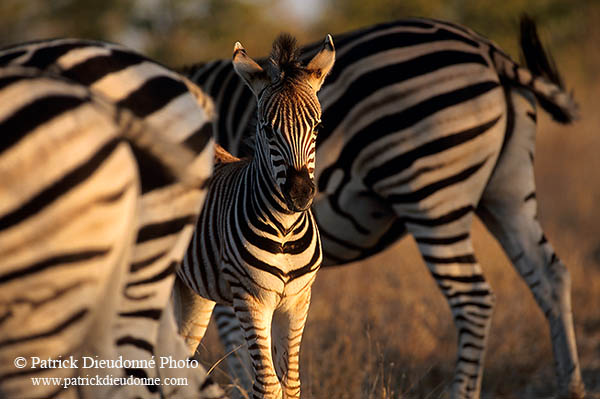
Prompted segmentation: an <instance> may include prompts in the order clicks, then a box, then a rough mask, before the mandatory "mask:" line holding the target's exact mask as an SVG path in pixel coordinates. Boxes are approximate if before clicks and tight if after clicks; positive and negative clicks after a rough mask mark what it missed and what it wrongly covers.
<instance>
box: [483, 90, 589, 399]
mask: <svg viewBox="0 0 600 399" xmlns="http://www.w3.org/2000/svg"><path fill="white" fill-rule="evenodd" d="M509 95H510V101H512V103H513V104H515V105H516V106H515V107H514V109H515V110H517V111H518V112H516V113H515V115H514V123H515V129H514V130H515V134H513V135H512V137H511V138H510V141H509V142H508V143H507V145H506V147H505V150H504V153H503V154H502V155H501V157H500V158H499V161H498V165H497V167H496V170H495V172H494V174H493V176H492V178H491V180H490V182H489V184H488V185H487V187H486V189H485V191H484V193H483V197H482V200H481V203H480V204H479V207H478V208H477V214H478V215H479V217H480V218H481V219H482V220H483V222H484V223H485V225H486V226H487V228H488V229H489V230H490V232H491V233H492V234H493V235H494V236H495V237H496V238H497V239H498V241H499V242H500V244H501V245H502V247H503V248H504V251H505V252H506V254H507V256H508V257H509V259H510V260H511V261H512V263H513V264H514V266H515V267H516V269H517V270H518V272H519V273H520V274H521V277H523V279H524V280H525V282H526V283H527V285H528V286H529V289H530V290H531V292H532V294H533V296H534V297H535V300H536V301H537V303H538V305H539V307H540V308H541V310H542V311H543V312H544V315H545V316H546V319H547V320H548V323H549V326H550V335H551V337H552V346H553V350H554V357H555V359H556V374H557V377H558V383H559V395H560V397H561V398H562V397H576V398H581V397H583V396H584V392H585V390H584V387H583V383H582V380H581V371H580V368H579V362H578V357H577V348H576V345H575V333H574V327H573V318H572V310H571V301H570V297H571V287H570V284H571V281H570V275H569V272H568V270H567V268H566V267H565V265H564V264H563V263H562V262H561V261H560V259H559V258H558V257H557V256H556V254H555V252H554V250H553V248H552V246H551V245H550V243H549V242H548V240H547V239H546V236H545V235H544V232H543V230H542V227H541V226H540V223H539V221H538V220H537V200H536V196H535V179H534V169H533V157H534V148H535V126H536V113H535V103H534V99H533V98H532V97H531V95H530V94H529V93H527V92H523V91H520V90H511V92H510V93H509Z"/></svg>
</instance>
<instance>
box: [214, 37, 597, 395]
mask: <svg viewBox="0 0 600 399" xmlns="http://www.w3.org/2000/svg"><path fill="white" fill-rule="evenodd" d="M594 37H597V38H600V35H598V34H597V35H595V36H594ZM596 43H597V41H593V40H590V43H589V44H587V45H584V46H583V50H584V51H583V54H587V56H586V57H585V60H584V65H583V66H582V65H581V64H577V62H578V61H581V60H583V59H584V57H566V60H565V62H563V61H562V60H563V59H562V58H561V57H557V59H558V60H559V61H560V64H561V67H562V68H561V69H562V70H563V71H564V72H565V75H566V76H565V78H566V81H567V82H569V83H570V85H571V86H574V87H575V89H576V90H575V91H576V93H578V96H577V97H578V100H579V101H580V103H581V105H582V115H583V117H582V120H581V121H579V122H578V123H576V124H575V125H572V126H567V127H565V126H560V125H556V124H554V123H552V122H551V121H550V120H549V119H548V118H547V117H546V116H541V118H540V123H539V129H538V144H537V156H536V160H535V166H536V173H537V179H538V180H537V183H538V196H537V197H538V200H539V202H540V205H539V206H540V209H539V215H540V219H541V221H542V223H543V225H544V227H545V230H546V235H547V236H548V237H549V239H550V241H551V242H552V243H553V244H554V247H555V249H556V251H557V253H558V254H559V256H561V258H562V259H563V261H564V262H565V264H566V265H567V266H568V267H569V270H570V271H571V274H572V280H573V307H574V318H575V325H576V335H577V343H578V349H579V354H580V359H581V364H582V369H583V375H584V380H585V382H586V386H587V389H588V391H591V392H596V394H598V395H599V397H600V223H598V222H599V220H598V212H597V209H596V207H597V206H598V204H600V184H599V183H600V156H599V153H600V131H599V130H600V129H599V128H600V113H599V112H598V99H597V98H596V94H597V93H600V80H597V79H596V78H595V76H591V75H592V73H590V71H592V72H593V71H594V70H598V66H600V60H599V59H598V58H600V56H598V55H597V44H596ZM561 55H562V54H561ZM593 57H596V58H595V59H594V58H593ZM540 114H541V112H540ZM474 237H475V238H474V239H475V248H476V253H477V255H478V257H479V260H480V262H481V263H482V265H483V268H484V270H485V274H486V276H487V278H488V280H489V282H490V284H491V285H492V287H493V289H494V292H495V293H496V297H497V306H496V309H495V313H494V319H493V325H492V330H491V336H490V340H489V350H488V354H487V359H486V367H485V376H484V381H483V397H486V398H497V397H502V398H546V397H551V396H552V394H553V392H556V391H555V388H556V386H555V378H554V371H553V359H552V351H551V347H550V337H549V333H548V329H547V326H546V323H545V319H544V317H543V315H542V314H541V312H540V310H539V309H538V308H537V306H536V305H535V302H534V301H533V298H532V296H531V294H530V293H529V290H528V288H527V287H526V286H525V284H524V283H523V281H522V280H521V279H520V277H519V276H518V275H517V273H516V272H515V270H514V268H513V267H512V266H511V265H510V264H509V263H508V261H507V259H506V257H505V256H504V254H503V252H502V251H501V250H500V248H499V246H498V245H497V243H496V242H495V241H494V240H493V239H492V238H491V237H490V235H489V234H488V233H487V232H486V231H485V228H483V227H482V225H481V224H479V223H477V224H476V225H475V227H474ZM313 292H314V294H313V302H312V306H311V311H310V316H309V320H308V325H307V328H306V333H305V338H304V342H303V346H302V365H301V370H302V380H303V391H304V397H306V398H317V399H322V398H323V399H327V398H336V399H344V398H348V399H357V398H365V399H376V398H377V399H388V398H405V397H407V398H408V397H410V398H412V397H419V398H438V397H444V396H445V395H446V393H445V392H444V389H445V388H446V387H447V385H448V384H449V382H450V380H451V378H452V369H453V365H454V357H455V350H456V335H455V331H454V327H453V324H452V321H451V317H450V312H449V309H448V307H447V305H446V302H445V300H444V299H443V297H442V295H441V293H440V292H439V290H438V288H437V287H436V285H435V284H434V282H433V279H432V278H431V277H430V276H429V275H428V273H427V270H426V268H425V266H424V264H423V262H422V260H421V259H420V257H419V255H418V252H417V250H416V246H415V245H414V242H413V241H412V239H405V240H403V241H402V242H401V243H399V244H398V245H397V246H395V247H394V248H393V249H390V250H389V251H387V252H385V253H384V254H381V255H379V256H377V257H374V258H372V259H369V260H368V261H366V262H363V264H362V265H352V266H349V267H345V268H338V269H332V270H325V271H322V272H321V273H320V275H319V277H318V279H317V282H316V283H315V286H314V290H313ZM217 341H218V340H217V338H216V333H215V331H214V327H213V329H212V330H211V331H210V332H209V334H208V337H207V339H206V340H205V342H204V343H203V344H204V345H203V346H204V347H205V348H211V350H207V349H206V350H205V352H204V353H203V359H205V361H206V362H207V363H208V364H212V363H214V362H215V361H216V360H217V359H218V358H219V357H220V356H221V355H222V354H221V352H219V350H218V349H217V348H219V347H220V346H219V344H218V342H217ZM220 367H222V366H220ZM219 373H221V374H222V373H223V372H222V371H221V372H219V371H217V375H219ZM218 378H224V377H223V376H222V375H221V376H220V377H218ZM222 381H226V380H225V379H223V380H222Z"/></svg>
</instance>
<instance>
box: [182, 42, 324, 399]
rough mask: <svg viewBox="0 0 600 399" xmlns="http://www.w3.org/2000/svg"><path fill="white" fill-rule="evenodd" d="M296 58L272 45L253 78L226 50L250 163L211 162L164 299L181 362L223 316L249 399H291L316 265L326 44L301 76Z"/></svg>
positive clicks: (242, 57)
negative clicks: (253, 111) (245, 102)
mask: <svg viewBox="0 0 600 399" xmlns="http://www.w3.org/2000/svg"><path fill="white" fill-rule="evenodd" d="M297 57H298V50H297V49H296V47H295V40H294V39H293V38H292V37H290V36H287V35H282V36H280V37H279V38H278V39H277V40H276V41H275V42H274V44H273V51H272V53H271V57H270V61H269V63H267V65H266V66H265V68H264V69H263V68H262V67H260V66H259V65H258V64H256V63H255V62H254V61H253V60H252V59H251V58H249V57H248V56H247V55H246V51H245V50H244V48H243V47H242V46H241V45H240V44H239V43H236V46H235V49H234V54H233V66H234V68H235V71H236V73H238V74H239V76H240V77H241V78H242V79H243V81H244V82H245V83H246V84H247V85H248V86H249V87H250V89H251V90H252V92H253V93H254V95H255V96H256V98H257V99H258V109H257V119H258V124H257V128H256V141H255V142H256V144H255V153H254V156H253V157H252V159H249V160H248V159H245V160H238V159H237V158H233V157H231V156H227V155H225V153H222V154H220V156H219V158H220V160H221V162H220V164H218V165H216V167H215V171H214V174H213V179H212V180H211V183H210V186H209V191H208V194H207V200H206V206H205V207H204V209H203V210H202V213H201V215H200V219H199V221H198V226H197V228H196V232H195V233H194V237H193V239H192V243H191V245H190V247H189V248H188V252H187V254H186V257H185V259H184V262H183V266H182V268H181V269H180V271H179V272H178V276H179V278H180V279H181V280H180V282H179V283H178V284H176V289H175V296H174V299H175V304H176V308H177V309H178V311H179V314H180V316H179V325H180V332H181V333H182V335H183V336H184V337H185V339H186V342H187V344H188V347H189V350H190V354H191V355H193V354H194V352H195V351H196V347H197V345H198V343H199V342H200V340H201V339H202V337H203V335H204V333H205V331H206V325H207V324H208V321H209V319H210V315H211V311H212V309H213V307H214V305H215V302H218V303H221V304H227V305H230V306H233V310H234V311H235V314H236V316H237V318H238V320H239V321H240V323H241V325H242V328H243V330H244V335H245V339H246V341H247V342H248V348H249V350H250V355H251V357H252V367H253V371H254V377H255V379H254V385H253V388H252V394H253V398H281V395H282V387H281V385H280V382H281V384H282V385H283V395H284V396H283V397H285V398H299V397H300V375H299V363H298V360H299V351H300V341H301V338H302V331H303V329H304V323H305V321H306V316H307V312H308V307H309V303H310V292H311V291H310V289H311V285H312V283H313V281H314V279H315V276H316V272H317V270H318V269H319V266H320V264H321V259H322V254H321V243H320V238H319V234H318V230H317V225H316V222H315V220H314V217H313V215H312V213H311V211H310V206H311V204H312V200H313V197H314V195H315V193H316V187H315V185H314V182H313V179H314V177H313V173H314V165H315V141H316V131H315V127H316V126H317V125H318V124H319V122H320V119H321V107H320V104H319V101H318V100H317V96H316V93H317V92H318V90H319V89H320V87H321V85H322V83H323V80H324V78H325V76H326V75H327V74H328V73H329V70H330V69H331V67H332V66H333V63H334V59H335V51H334V47H333V42H332V39H331V36H327V38H326V40H325V42H324V43H323V45H322V47H321V50H320V51H319V52H318V53H317V54H316V55H315V56H314V57H313V58H312V59H311V60H310V62H308V64H307V65H306V66H302V65H301V64H300V62H299V60H298V58H297ZM271 345H273V354H274V356H275V362H273V355H272V353H271Z"/></svg>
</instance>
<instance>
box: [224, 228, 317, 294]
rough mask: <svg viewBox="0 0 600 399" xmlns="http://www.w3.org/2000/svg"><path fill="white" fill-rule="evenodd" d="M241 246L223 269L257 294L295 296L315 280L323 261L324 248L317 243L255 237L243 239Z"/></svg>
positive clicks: (227, 260)
mask: <svg viewBox="0 0 600 399" xmlns="http://www.w3.org/2000/svg"><path fill="white" fill-rule="evenodd" d="M239 244H240V245H239V246H237V248H236V251H232V252H230V253H231V254H232V255H233V256H232V257H228V258H226V259H223V262H222V264H221V267H222V268H223V270H224V271H225V270H226V272H225V273H224V274H225V275H232V274H233V275H235V278H236V279H238V280H239V282H241V283H242V284H244V286H246V287H247V288H249V289H250V288H251V287H252V288H251V289H252V290H253V291H256V292H257V293H258V291H260V290H267V291H270V292H275V293H277V294H279V295H288V294H294V293H296V292H298V291H300V289H301V287H304V286H306V284H307V283H308V282H309V281H311V280H312V279H313V278H314V274H315V273H316V271H317V269H318V267H319V265H320V261H321V248H320V246H319V245H316V242H314V240H311V242H308V243H301V242H299V241H298V240H291V241H282V240H272V239H268V238H265V237H263V239H262V240H257V239H256V237H254V239H247V238H245V239H242V240H240V242H239ZM227 252H228V251H227Z"/></svg>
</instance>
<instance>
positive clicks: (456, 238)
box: [407, 210, 494, 398]
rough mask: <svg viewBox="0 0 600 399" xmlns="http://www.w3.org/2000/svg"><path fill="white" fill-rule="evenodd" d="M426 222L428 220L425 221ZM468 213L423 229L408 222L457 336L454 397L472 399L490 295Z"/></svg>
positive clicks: (476, 390) (480, 366) (479, 370)
mask: <svg viewBox="0 0 600 399" xmlns="http://www.w3.org/2000/svg"><path fill="white" fill-rule="evenodd" d="M429 221H431V219H428V220H427V222H429ZM471 221H472V211H470V210H469V211H468V213H467V214H466V215H464V216H462V218H461V220H460V223H458V224H457V223H452V224H450V225H443V226H440V225H438V226H427V225H417V224H413V223H409V224H408V225H407V227H408V229H409V231H411V232H412V233H413V234H414V237H415V240H416V242H417V244H418V246H419V250H420V252H421V254H422V255H423V259H424V260H425V263H426V264H427V267H428V268H429V271H430V272H431V274H432V276H433V277H434V278H435V280H436V282H437V285H438V287H439V288H440V290H441V291H442V293H443V294H444V296H445V297H446V300H447V301H448V304H449V305H450V309H451V311H452V316H453V318H454V324H455V325H456V331H457V333H458V354H457V363H456V369H455V373H454V380H453V381H452V397H453V398H477V397H479V392H480V390H481V378H482V375H483V372H482V370H483V360H484V355H485V348H486V342H487V336H488V331H489V328H490V325H491V316H492V310H493V305H494V297H493V295H492V291H491V288H490V286H489V284H488V283H487V281H485V278H484V277H483V274H482V270H481V266H480V265H479V263H478V262H477V260H476V259H475V256H474V253H473V246H472V243H471V237H470V235H469V231H470V228H471Z"/></svg>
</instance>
